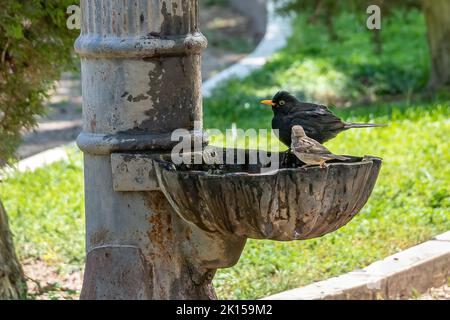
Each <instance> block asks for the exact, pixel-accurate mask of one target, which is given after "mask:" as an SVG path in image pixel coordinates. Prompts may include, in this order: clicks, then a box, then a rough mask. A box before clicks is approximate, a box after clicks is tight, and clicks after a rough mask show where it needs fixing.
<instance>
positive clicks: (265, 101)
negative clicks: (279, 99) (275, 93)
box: [261, 100, 275, 107]
mask: <svg viewBox="0 0 450 320" xmlns="http://www.w3.org/2000/svg"><path fill="white" fill-rule="evenodd" d="M261 103H262V104H267V105H268V106H272V107H273V106H274V105H275V103H274V102H273V101H272V100H263V101H261Z"/></svg>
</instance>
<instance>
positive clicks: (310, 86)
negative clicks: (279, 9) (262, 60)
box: [205, 11, 428, 129]
mask: <svg viewBox="0 0 450 320" xmlns="http://www.w3.org/2000/svg"><path fill="white" fill-rule="evenodd" d="M366 18H367V15H365V14H362V15H361V16H359V17H356V16H353V15H349V14H342V15H340V16H338V17H335V24H336V28H337V34H338V35H339V37H340V39H339V41H337V42H330V41H329V40H328V35H327V32H326V30H325V28H324V27H322V26H320V25H309V24H307V23H306V22H305V20H306V17H304V16H300V17H298V18H296V19H295V20H294V22H293V26H294V30H293V36H292V37H291V38H290V39H289V41H288V45H287V47H286V48H285V49H283V50H281V51H280V52H279V53H277V54H276V55H275V56H274V57H273V58H272V59H271V61H270V62H269V63H268V64H267V65H266V66H265V67H264V68H263V69H261V70H259V71H257V72H254V73H253V74H252V75H250V76H249V77H248V78H246V79H245V80H244V81H242V80H232V81H230V82H228V83H226V84H224V85H223V86H221V87H220V88H218V89H217V90H216V91H215V93H214V95H213V97H211V98H210V99H206V100H205V106H206V108H205V126H206V127H214V128H220V129H224V128H228V127H229V126H230V124H231V123H233V122H234V123H236V124H237V126H238V127H240V128H255V127H256V128H257V127H259V126H261V125H263V126H264V127H267V126H268V124H269V123H270V118H271V113H270V112H265V113H264V112H261V110H263V107H261V106H260V105H259V104H258V101H259V100H261V99H267V98H271V97H272V96H273V95H274V93H275V92H277V91H278V90H281V89H284V90H288V91H290V92H291V93H294V94H296V95H297V96H298V97H299V98H304V99H306V100H312V101H318V102H320V103H326V104H331V105H338V106H348V105H351V104H362V102H366V101H371V102H374V101H375V102H376V100H377V99H379V98H380V97H382V96H383V95H387V94H389V95H406V96H407V95H409V94H411V93H412V92H414V91H418V90H421V89H422V88H423V87H424V85H425V84H426V80H427V77H428V49H427V48H428V47H427V41H426V31H425V24H424V21H423V17H422V15H421V13H420V12H418V11H409V12H399V11H396V12H395V13H394V15H393V16H392V17H390V18H386V19H383V29H382V38H383V40H384V51H383V53H382V54H381V55H379V54H376V53H375V52H374V45H373V43H372V42H371V37H372V34H371V31H369V30H368V29H367V28H366V26H365V19H366Z"/></svg>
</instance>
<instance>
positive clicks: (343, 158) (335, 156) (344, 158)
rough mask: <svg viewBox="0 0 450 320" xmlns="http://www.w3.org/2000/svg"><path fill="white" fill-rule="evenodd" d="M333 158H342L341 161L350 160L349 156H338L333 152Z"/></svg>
mask: <svg viewBox="0 0 450 320" xmlns="http://www.w3.org/2000/svg"><path fill="white" fill-rule="evenodd" d="M333 159H336V160H340V161H345V160H349V158H347V157H344V156H338V155H335V154H333Z"/></svg>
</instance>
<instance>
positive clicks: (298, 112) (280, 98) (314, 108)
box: [261, 91, 385, 147]
mask: <svg viewBox="0 0 450 320" xmlns="http://www.w3.org/2000/svg"><path fill="white" fill-rule="evenodd" d="M261 103H263V104H267V105H270V106H272V110H273V113H274V117H273V119H272V129H274V130H275V129H278V138H279V139H280V140H281V142H283V143H284V144H285V145H287V146H289V147H290V146H291V142H292V140H291V133H292V127H293V126H295V125H300V126H302V127H303V129H304V130H305V133H306V135H307V136H308V137H310V138H312V139H314V140H316V141H318V142H319V143H324V142H326V141H328V140H330V139H333V138H334V137H336V136H337V135H338V134H339V133H341V132H342V131H346V130H348V129H353V128H372V127H385V125H379V124H361V123H348V122H344V121H342V120H341V119H339V118H338V117H337V116H335V115H334V114H333V113H332V112H331V111H330V110H329V109H328V108H327V107H326V106H323V105H319V104H314V103H306V102H301V101H299V100H298V99H297V98H296V97H294V96H293V95H291V94H290V93H289V92H286V91H280V92H278V93H277V94H276V95H275V96H274V97H273V99H272V100H263V101H261ZM275 132H276V131H275Z"/></svg>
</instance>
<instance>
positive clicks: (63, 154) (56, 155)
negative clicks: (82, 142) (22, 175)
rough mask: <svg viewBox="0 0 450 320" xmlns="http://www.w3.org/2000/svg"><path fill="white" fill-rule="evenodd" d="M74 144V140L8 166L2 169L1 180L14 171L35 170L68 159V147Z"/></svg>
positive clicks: (0, 171)
mask: <svg viewBox="0 0 450 320" xmlns="http://www.w3.org/2000/svg"><path fill="white" fill-rule="evenodd" d="M74 146H75V142H72V143H69V144H65V145H62V146H60V147H56V148H53V149H49V150H46V151H43V152H41V153H38V154H35V155H34V156H31V157H28V158H25V159H23V160H21V161H19V162H18V163H17V164H15V165H14V166H12V167H6V168H5V169H2V170H0V180H1V179H4V178H6V177H7V176H9V175H11V174H13V173H14V172H26V171H34V170H36V169H38V168H41V167H43V166H46V165H49V164H52V163H55V162H57V161H61V160H68V156H67V148H71V147H74Z"/></svg>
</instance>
